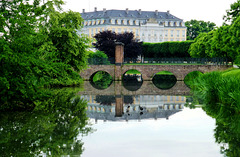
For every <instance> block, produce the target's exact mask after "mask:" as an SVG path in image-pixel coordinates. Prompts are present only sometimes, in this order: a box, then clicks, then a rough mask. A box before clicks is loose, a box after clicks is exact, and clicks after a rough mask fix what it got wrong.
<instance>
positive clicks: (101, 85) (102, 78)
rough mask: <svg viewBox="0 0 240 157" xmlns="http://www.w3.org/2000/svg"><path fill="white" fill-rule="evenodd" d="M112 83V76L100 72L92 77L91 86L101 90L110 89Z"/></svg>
mask: <svg viewBox="0 0 240 157" xmlns="http://www.w3.org/2000/svg"><path fill="white" fill-rule="evenodd" d="M112 82H113V79H112V76H111V75H110V74H108V73H107V72H105V71H98V72H96V73H94V74H92V76H91V77H90V83H91V85H92V86H93V87H94V88H96V89H100V90H102V89H106V88H108V87H109V86H110V85H111V84H112Z"/></svg>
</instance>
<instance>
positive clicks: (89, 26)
mask: <svg viewBox="0 0 240 157" xmlns="http://www.w3.org/2000/svg"><path fill="white" fill-rule="evenodd" d="M81 16H82V18H83V19H84V24H83V29H82V33H84V34H86V35H87V36H89V37H90V38H93V37H94V35H95V34H97V33H99V32H101V31H106V30H111V31H113V32H115V33H123V32H132V33H134V35H135V38H137V39H140V41H143V42H151V43H156V42H164V41H185V40H186V31H187V28H186V26H185V24H184V21H183V20H182V19H180V18H178V17H176V16H174V15H172V14H170V12H169V11H167V12H159V11H158V10H156V11H142V10H141V9H139V10H128V9H126V10H106V9H103V10H102V11H97V8H95V9H94V11H93V12H85V9H83V12H82V13H81Z"/></svg>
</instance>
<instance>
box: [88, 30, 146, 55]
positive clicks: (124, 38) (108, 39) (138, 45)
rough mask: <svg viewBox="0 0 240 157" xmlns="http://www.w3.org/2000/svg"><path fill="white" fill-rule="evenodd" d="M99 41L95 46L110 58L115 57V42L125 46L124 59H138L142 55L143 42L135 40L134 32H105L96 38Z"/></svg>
mask: <svg viewBox="0 0 240 157" xmlns="http://www.w3.org/2000/svg"><path fill="white" fill-rule="evenodd" d="M94 38H95V39H96V40H97V42H96V43H94V44H93V45H94V46H95V47H96V48H97V49H98V50H100V51H103V52H104V53H105V54H107V56H108V57H109V58H112V57H115V42H122V43H123V44H124V58H132V59H136V58H137V57H138V56H140V55H141V54H142V42H139V40H137V39H134V34H133V33H132V32H130V33H129V32H125V33H122V34H116V33H115V32H112V31H103V32H100V33H98V34H96V35H95V36H94Z"/></svg>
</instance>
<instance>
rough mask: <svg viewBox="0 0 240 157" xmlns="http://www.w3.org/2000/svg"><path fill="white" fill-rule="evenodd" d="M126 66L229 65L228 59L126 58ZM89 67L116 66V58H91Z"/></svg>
mask: <svg viewBox="0 0 240 157" xmlns="http://www.w3.org/2000/svg"><path fill="white" fill-rule="evenodd" d="M124 63H125V64H131V63H141V64H208V65H229V64H231V62H230V60H228V59H227V58H143V59H141V60H139V59H132V58H124ZM88 64H89V65H110V64H115V58H89V59H88Z"/></svg>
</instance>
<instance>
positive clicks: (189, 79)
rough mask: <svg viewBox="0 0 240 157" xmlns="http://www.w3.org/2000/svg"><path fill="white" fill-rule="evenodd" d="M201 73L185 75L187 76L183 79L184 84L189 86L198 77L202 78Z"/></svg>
mask: <svg viewBox="0 0 240 157" xmlns="http://www.w3.org/2000/svg"><path fill="white" fill-rule="evenodd" d="M202 75H203V73H201V72H200V71H193V72H190V73H188V74H187V76H185V78H184V83H185V84H186V85H187V86H191V85H192V84H193V82H194V80H195V79H197V78H198V77H200V76H202Z"/></svg>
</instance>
